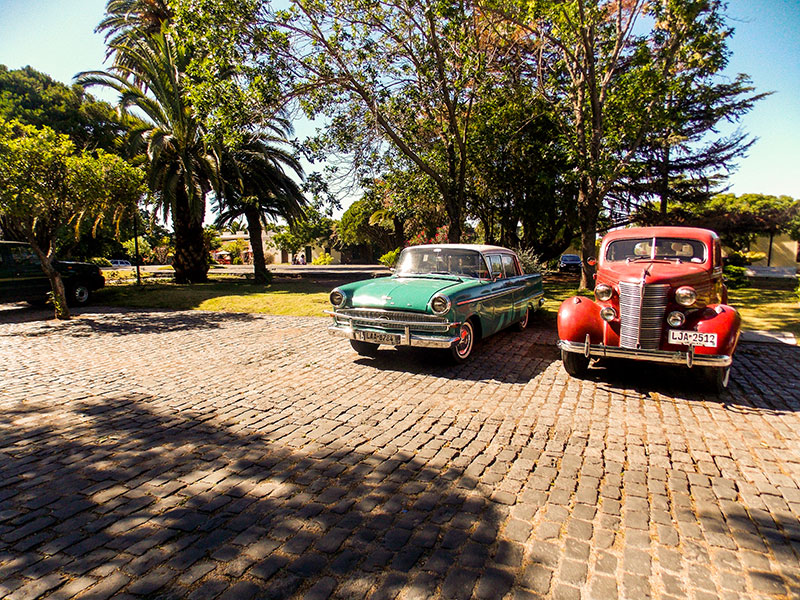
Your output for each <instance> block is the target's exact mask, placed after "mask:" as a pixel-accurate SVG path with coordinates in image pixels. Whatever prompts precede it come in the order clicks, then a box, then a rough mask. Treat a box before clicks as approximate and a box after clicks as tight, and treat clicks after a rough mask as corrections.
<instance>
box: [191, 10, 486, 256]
mask: <svg viewBox="0 0 800 600" xmlns="http://www.w3.org/2000/svg"><path fill="white" fill-rule="evenodd" d="M223 4H224V8H223V9H220V7H219V3H218V2H216V3H209V2H188V0H178V2H177V5H178V8H177V9H176V12H177V13H178V14H179V19H178V21H177V26H178V28H179V31H181V35H182V37H185V38H187V39H189V40H192V41H196V40H202V39H205V38H208V39H212V40H214V44H213V46H216V47H217V48H219V49H215V47H212V46H211V45H209V46H208V47H207V52H204V53H201V54H198V55H196V56H195V63H198V62H200V63H202V66H203V68H202V69H200V70H202V71H203V72H205V73H206V76H205V78H204V79H203V84H204V86H206V87H203V88H202V89H204V90H205V92H206V93H208V87H207V86H213V85H214V81H215V80H214V76H215V74H217V73H219V72H221V71H223V70H224V68H225V67H229V66H230V65H231V60H232V57H238V58H239V59H241V58H243V55H242V51H241V49H242V48H248V49H249V54H247V57H246V58H247V59H248V60H247V61H246V62H247V63H248V64H249V65H251V70H250V71H249V74H250V77H251V79H255V78H256V77H257V76H261V74H262V73H263V74H265V76H264V77H265V79H270V77H269V74H273V73H274V72H275V71H276V69H278V70H280V72H281V73H286V79H287V80H288V81H289V83H290V84H292V86H293V87H292V92H293V94H295V95H299V96H301V97H302V100H301V104H302V106H303V108H304V110H305V111H306V113H307V114H308V115H310V116H324V117H325V119H326V121H327V123H328V126H327V128H326V131H325V132H324V133H323V134H322V135H320V136H319V138H318V139H317V140H316V143H314V144H311V145H310V150H311V152H312V154H313V155H314V156H328V155H330V154H331V153H334V154H341V155H346V156H348V158H349V159H350V160H351V163H352V165H353V167H354V173H355V175H356V177H357V179H362V178H364V177H365V176H370V175H371V174H372V173H373V172H374V170H375V167H376V165H381V168H379V169H378V170H379V171H380V172H384V171H385V169H384V168H382V165H383V163H384V161H385V160H387V159H389V160H394V161H395V162H398V164H399V161H400V160H403V161H406V163H407V165H413V168H414V169H415V170H416V171H418V173H420V174H421V175H422V176H424V177H426V178H427V179H429V180H430V182H431V187H432V189H433V191H434V194H435V197H436V198H438V200H439V202H440V203H441V204H442V206H443V208H444V211H445V213H446V215H447V218H448V221H449V223H448V225H449V239H450V240H451V241H454V242H456V241H459V240H460V239H461V233H462V230H463V222H464V218H465V212H464V211H465V205H466V179H467V170H468V168H467V167H468V156H467V148H468V140H467V135H468V133H467V132H468V128H469V123H470V121H471V120H472V118H473V113H472V110H471V109H472V105H473V103H474V101H475V99H476V96H477V95H478V93H479V90H480V83H481V81H482V79H483V78H484V77H485V76H486V66H487V62H488V61H487V59H486V57H485V53H484V51H483V48H482V46H481V39H482V38H483V37H484V36H485V35H486V34H487V32H488V30H489V24H488V23H486V22H485V21H484V20H482V19H481V18H479V14H478V11H477V10H476V9H475V6H474V5H473V4H472V3H460V4H447V3H440V2H435V1H433V0H423V1H422V2H416V3H407V2H404V1H400V0H396V1H391V2H383V3H375V2H371V1H369V0H334V1H332V2H324V3H320V2H313V1H310V0H308V1H307V0H299V1H297V2H295V3H294V4H293V5H292V8H291V10H289V11H282V12H281V11H279V12H277V13H275V14H270V11H269V4H268V2H266V1H260V2H259V1H254V0H227V1H226V2H224V3H223ZM183 17H185V18H183ZM182 18H183V20H182ZM209 65H213V67H212V66H209ZM276 65H277V66H276ZM404 166H405V165H404Z"/></svg>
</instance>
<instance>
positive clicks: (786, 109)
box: [0, 0, 800, 198]
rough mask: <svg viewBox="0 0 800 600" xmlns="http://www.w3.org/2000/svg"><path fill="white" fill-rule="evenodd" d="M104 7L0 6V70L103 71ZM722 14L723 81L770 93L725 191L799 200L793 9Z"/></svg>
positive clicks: (798, 7)
mask: <svg viewBox="0 0 800 600" xmlns="http://www.w3.org/2000/svg"><path fill="white" fill-rule="evenodd" d="M104 7H105V0H0V15H2V16H0V64H5V65H6V66H7V67H9V68H12V69H14V68H19V67H22V66H25V65H30V66H32V67H33V68H35V69H37V70H39V71H43V72H45V73H47V74H49V75H51V76H52V77H53V78H55V79H58V80H60V81H64V82H70V81H71V79H72V77H73V76H74V75H75V74H76V73H78V72H79V71H84V70H93V69H99V68H103V59H104V56H105V47H104V45H103V39H102V36H100V35H98V34H95V33H93V30H94V27H95V26H96V25H97V23H98V22H99V21H100V19H101V18H102V15H103V9H104ZM728 14H729V17H730V23H731V25H732V26H733V27H735V28H736V33H735V35H734V36H733V39H732V41H731V44H730V47H731V50H732V52H733V55H732V57H731V61H730V65H729V69H728V71H729V73H731V74H736V73H747V74H749V75H750V77H751V78H752V80H753V83H754V84H755V86H756V88H757V89H758V91H772V92H773V94H772V95H771V96H769V97H768V98H767V99H765V100H762V101H761V102H760V103H759V104H758V105H757V106H756V108H754V109H753V110H752V111H751V112H750V113H749V114H748V115H746V116H745V117H744V119H742V121H741V122H740V123H739V124H738V126H739V127H742V128H743V129H744V130H745V131H747V132H748V133H749V134H750V135H752V136H755V137H757V138H758V141H757V142H756V143H755V144H754V146H753V147H752V148H751V150H750V153H749V155H748V156H747V157H746V158H744V159H743V160H741V161H740V162H739V168H738V170H737V171H736V172H735V173H733V175H732V176H731V178H730V184H731V189H730V191H731V192H733V193H735V194H745V193H764V194H775V195H781V194H785V195H788V196H792V197H794V198H800V35H798V31H800V2H798V1H797V0H731V1H730V2H729V11H728ZM92 93H93V94H95V95H98V96H101V97H104V99H107V100H113V98H112V97H109V96H104V94H103V92H102V91H101V90H100V89H98V88H95V89H94V90H92Z"/></svg>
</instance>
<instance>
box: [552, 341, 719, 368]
mask: <svg viewBox="0 0 800 600" xmlns="http://www.w3.org/2000/svg"><path fill="white" fill-rule="evenodd" d="M557 345H558V347H559V348H561V349H562V350H564V351H565V352H574V353H576V354H585V353H586V352H587V350H588V354H586V356H589V357H591V358H629V359H631V360H644V361H649V362H657V363H668V364H672V365H682V364H685V365H688V366H690V367H691V366H692V365H700V366H704V367H727V366H730V364H731V362H732V360H733V359H732V358H731V357H730V356H726V355H725V354H694V353H693V352H680V351H678V352H672V351H670V350H635V349H632V348H620V347H619V346H604V345H603V344H591V345H590V346H587V345H586V344H584V343H582V342H569V341H567V340H559V341H558V344H557Z"/></svg>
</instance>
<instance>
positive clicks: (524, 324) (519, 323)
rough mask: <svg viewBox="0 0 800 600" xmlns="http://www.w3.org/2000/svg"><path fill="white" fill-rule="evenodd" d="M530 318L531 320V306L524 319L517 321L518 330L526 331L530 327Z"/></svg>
mask: <svg viewBox="0 0 800 600" xmlns="http://www.w3.org/2000/svg"><path fill="white" fill-rule="evenodd" d="M530 320H531V309H530V308H529V309H527V310H526V311H525V316H524V317H522V320H521V321H517V325H516V327H517V331H525V329H527V327H528V321H530Z"/></svg>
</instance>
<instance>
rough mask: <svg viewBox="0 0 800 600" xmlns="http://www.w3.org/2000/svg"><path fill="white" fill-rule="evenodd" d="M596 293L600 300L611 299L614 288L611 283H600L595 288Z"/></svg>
mask: <svg viewBox="0 0 800 600" xmlns="http://www.w3.org/2000/svg"><path fill="white" fill-rule="evenodd" d="M594 295H595V298H597V299H598V300H602V301H606V300H610V299H611V296H613V295H614V288H612V287H611V286H610V285H606V284H605V283H598V284H597V287H596V288H594Z"/></svg>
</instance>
